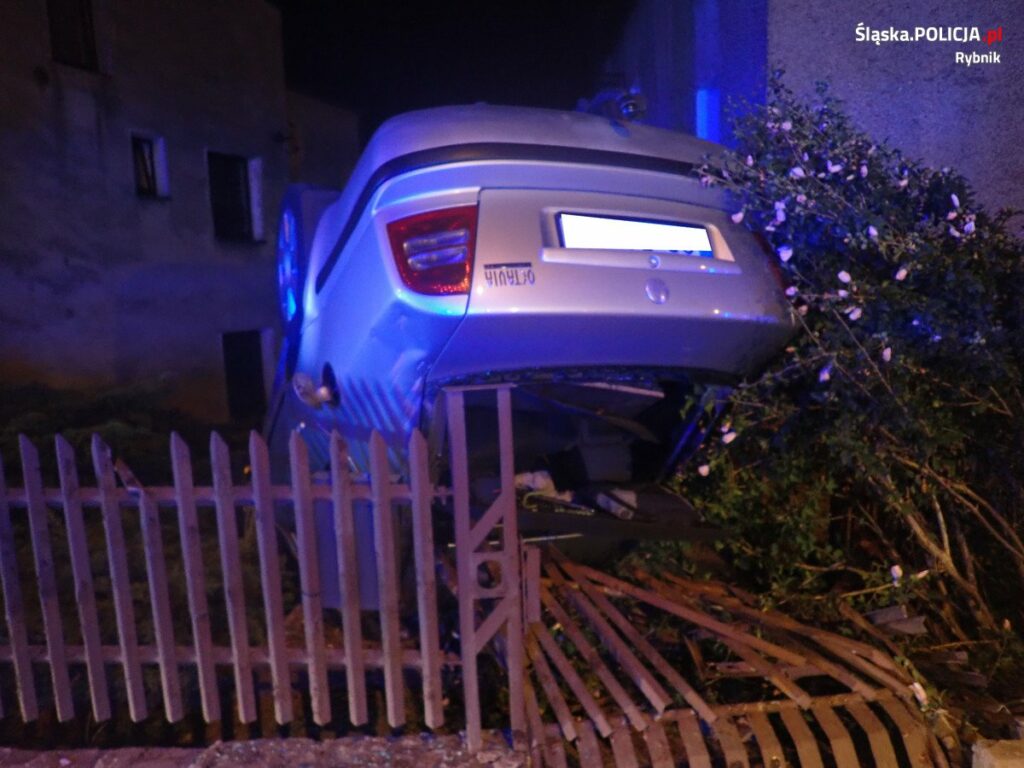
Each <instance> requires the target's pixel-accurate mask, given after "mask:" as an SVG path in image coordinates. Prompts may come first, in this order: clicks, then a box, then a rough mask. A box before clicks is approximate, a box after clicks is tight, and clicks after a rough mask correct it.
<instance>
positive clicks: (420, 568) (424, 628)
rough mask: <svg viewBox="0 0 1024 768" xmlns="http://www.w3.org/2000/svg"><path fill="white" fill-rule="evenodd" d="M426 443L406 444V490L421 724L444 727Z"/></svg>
mask: <svg viewBox="0 0 1024 768" xmlns="http://www.w3.org/2000/svg"><path fill="white" fill-rule="evenodd" d="M427 461H428V459H427V441H426V440H425V439H424V437H423V435H422V434H421V433H420V432H418V431H417V432H415V433H414V434H413V436H412V438H411V439H410V440H409V475H410V477H409V486H410V494H411V496H412V541H413V555H414V558H415V564H416V611H417V615H418V616H419V626H420V655H421V657H422V659H423V670H422V676H423V709H424V722H426V724H427V727H429V728H439V727H440V726H442V725H444V709H443V706H442V698H443V697H442V692H441V648H440V635H439V634H438V620H437V619H438V617H437V575H436V574H435V572H434V568H435V565H434V564H435V562H436V560H435V556H434V524H433V518H432V516H431V509H430V508H431V504H432V502H433V497H434V494H433V488H432V487H431V485H430V473H429V467H428V466H427Z"/></svg>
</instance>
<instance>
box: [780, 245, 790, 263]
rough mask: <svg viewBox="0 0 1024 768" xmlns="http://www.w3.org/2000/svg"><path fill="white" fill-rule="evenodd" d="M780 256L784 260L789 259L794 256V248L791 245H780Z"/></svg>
mask: <svg viewBox="0 0 1024 768" xmlns="http://www.w3.org/2000/svg"><path fill="white" fill-rule="evenodd" d="M779 258H780V259H782V260H783V261H784V262H785V261H789V260H790V259H791V258H793V248H792V246H789V245H783V246H780V247H779Z"/></svg>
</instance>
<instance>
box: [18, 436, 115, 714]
mask: <svg viewBox="0 0 1024 768" xmlns="http://www.w3.org/2000/svg"><path fill="white" fill-rule="evenodd" d="M55 443H56V448H57V471H58V473H59V474H60V489H61V499H62V501H63V503H64V522H65V525H66V526H67V534H68V549H69V551H70V553H71V569H72V572H73V574H74V579H75V598H76V602H77V604H78V623H79V624H80V625H81V629H82V645H83V646H84V647H85V664H86V670H87V673H88V676H89V695H90V698H91V700H92V713H93V717H95V718H96V720H97V722H102V721H103V720H106V719H107V718H108V717H110V692H109V690H108V688H107V675H106V670H105V669H104V667H103V655H102V652H101V650H100V646H101V638H100V620H99V615H98V613H97V611H96V589H95V587H94V586H93V580H92V567H91V566H90V564H89V543H88V542H87V541H86V537H85V522H84V520H83V518H82V503H81V501H80V500H79V498H78V491H79V485H78V467H77V466H76V465H75V452H74V449H73V448H72V447H71V444H70V443H68V441H67V440H65V439H64V438H63V437H61V436H60V435H58V436H57V438H56V440H55ZM0 492H2V488H0ZM0 503H2V502H0ZM0 535H2V534H0Z"/></svg>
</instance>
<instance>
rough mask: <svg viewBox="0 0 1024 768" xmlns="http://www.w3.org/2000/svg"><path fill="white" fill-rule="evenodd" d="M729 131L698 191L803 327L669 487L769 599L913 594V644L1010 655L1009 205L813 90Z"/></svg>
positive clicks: (1016, 395)
mask: <svg viewBox="0 0 1024 768" xmlns="http://www.w3.org/2000/svg"><path fill="white" fill-rule="evenodd" d="M736 135H737V138H738V142H739V148H738V149H737V150H736V151H730V152H727V153H725V155H724V156H723V157H720V158H715V159H714V162H713V163H712V162H709V163H708V164H707V165H706V166H705V167H704V168H703V169H702V170H701V173H702V178H703V181H704V182H705V183H708V184H718V185H724V186H725V187H726V188H727V189H728V190H729V191H730V192H731V193H732V196H733V198H734V201H735V203H734V204H735V213H734V215H733V220H734V221H737V222H739V221H742V222H744V223H745V224H746V225H747V226H749V227H750V228H752V229H754V230H756V231H758V232H762V233H764V234H765V236H766V237H767V239H768V240H769V242H770V243H771V246H772V248H773V249H774V252H775V254H776V255H777V257H778V260H779V265H780V267H781V269H782V270H783V272H784V275H785V277H786V279H787V281H788V283H789V286H790V287H789V289H788V291H787V295H788V296H789V297H790V299H791V301H792V305H793V311H794V313H795V317H796V318H797V321H798V325H799V328H800V331H799V333H798V334H797V336H796V337H795V338H794V340H793V342H792V345H791V346H790V347H789V348H787V350H786V352H785V354H784V355H783V356H782V357H781V359H779V360H778V361H777V362H776V363H775V364H774V365H773V366H772V367H771V368H770V369H769V370H768V371H766V372H765V373H764V374H763V375H762V376H761V377H760V378H759V379H758V380H756V381H753V382H750V383H747V384H745V385H743V386H741V387H739V388H738V390H737V391H736V392H735V394H734V397H733V398H732V402H731V410H730V413H729V416H728V418H729V423H728V424H727V425H725V426H724V427H722V431H721V433H720V434H718V435H717V439H711V440H709V441H707V443H706V445H705V447H704V449H703V452H702V454H701V455H700V456H698V457H697V464H698V465H699V469H698V471H695V472H691V471H687V472H686V473H685V474H683V475H681V476H680V483H681V484H682V485H683V488H682V490H683V492H684V493H685V494H686V495H687V496H688V497H689V498H690V499H692V500H693V501H694V502H695V503H697V504H698V506H699V507H700V508H701V509H702V510H703V512H704V514H705V515H707V516H708V517H710V518H711V519H713V520H715V521H716V522H718V523H719V524H721V525H722V526H724V527H725V528H726V530H727V532H728V534H729V535H728V537H727V538H726V539H725V543H724V544H723V546H724V548H725V549H726V550H727V552H728V553H729V555H730V556H731V559H732V562H733V563H734V565H736V566H737V567H739V568H741V569H744V570H745V571H746V572H747V573H748V574H749V575H750V576H751V577H753V578H754V579H756V580H758V581H759V583H760V586H761V587H762V588H765V589H767V590H768V594H770V595H771V596H772V598H773V599H775V600H777V601H784V602H788V603H790V604H791V606H793V605H795V604H796V603H802V605H803V607H805V608H806V607H808V606H813V607H815V608H820V609H825V608H827V607H829V606H832V607H834V606H835V605H836V600H837V597H838V596H840V595H841V596H842V598H841V599H843V600H848V601H851V600H860V601H861V604H860V605H859V607H861V608H863V607H867V605H866V604H865V602H866V601H868V600H874V601H875V602H876V604H877V603H879V602H882V601H884V602H886V603H888V602H890V601H892V600H914V601H916V606H917V610H919V611H923V612H925V613H926V615H927V616H928V617H929V618H930V619H931V621H930V622H929V631H930V634H929V638H928V640H927V642H931V643H943V642H962V641H967V640H968V638H974V639H972V640H971V642H972V643H975V642H977V640H976V639H977V638H982V642H981V643H980V644H979V645H978V646H976V647H979V648H984V647H988V645H987V644H991V645H992V647H997V646H998V647H999V648H1000V649H1002V652H1001V653H1000V654H999V655H998V659H999V663H1006V662H1007V661H1008V660H1011V661H1012V654H1008V653H1007V652H1006V649H1007V648H1008V647H1009V646H1010V645H1012V640H1013V637H1014V632H1013V630H1014V629H1015V628H1017V627H1019V626H1021V622H1022V620H1024V616H1022V606H1024V603H1022V602H1021V601H1020V599H1019V594H1020V590H1021V588H1022V587H1024V541H1022V536H1024V490H1022V484H1021V483H1022V481H1024V451H1022V450H1021V447H1022V446H1024V396H1022V386H1021V385H1022V361H1024V358H1022V351H1024V327H1022V320H1024V316H1022V310H1024V301H1021V296H1022V289H1024V266H1022V264H1021V256H1022V255H1024V245H1022V243H1021V241H1020V240H1018V239H1017V238H1016V237H1015V236H1013V235H1012V234H1011V233H1010V231H1009V230H1008V227H1007V222H1008V220H1009V218H1010V216H1011V214H1010V213H1008V212H1001V213H999V214H997V215H994V216H990V215H987V214H986V213H985V212H984V211H982V210H981V209H980V208H979V207H978V206H977V205H975V202H974V195H973V194H972V191H971V189H970V187H969V186H968V184H967V182H966V181H965V180H964V179H963V178H962V177H961V176H959V175H957V174H956V173H954V172H952V171H950V170H949V169H946V168H943V169H941V170H933V169H930V168H926V167H923V166H922V165H920V164H919V163H916V162H912V161H910V160H908V159H907V158H905V157H904V156H903V155H902V154H901V153H900V152H899V151H897V150H895V149H892V148H890V147H887V146H886V145H885V144H882V143H878V142H875V141H872V140H871V139H870V138H869V137H868V136H865V135H864V134H862V133H860V132H858V131H857V130H855V128H854V127H853V126H852V125H851V123H850V120H849V119H848V118H847V117H846V116H845V115H844V114H843V112H842V109H841V106H840V105H839V104H838V103H837V102H836V101H835V100H834V99H833V98H832V97H831V96H830V95H829V93H828V91H827V88H826V87H825V86H823V85H822V86H819V88H818V91H817V98H816V101H815V103H813V104H811V105H807V104H804V103H801V102H800V101H798V100H797V99H796V98H795V97H794V95H793V94H792V93H791V92H790V91H788V90H787V89H786V88H785V87H784V86H783V85H782V84H781V82H780V81H779V79H778V77H776V78H775V79H774V80H773V82H772V83H771V85H770V98H769V100H768V104H767V106H764V107H759V108H756V109H754V110H752V111H751V112H750V113H749V114H748V115H747V116H746V117H743V118H741V119H740V120H739V121H738V124H737V125H736ZM984 638H989V639H988V640H985V639H984ZM992 638H996V639H992ZM972 647H975V646H973V645H972ZM995 658H996V656H995V655H993V663H994V659H995ZM1018 679H1019V677H1018ZM1018 695H1019V693H1018Z"/></svg>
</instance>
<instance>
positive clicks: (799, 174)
mask: <svg viewBox="0 0 1024 768" xmlns="http://www.w3.org/2000/svg"><path fill="white" fill-rule="evenodd" d="M806 175H807V174H806V173H804V169H803V168H801V167H800V166H799V165H795V166H793V167H792V168H790V169H789V177H790V178H791V179H802V178H804V176H806Z"/></svg>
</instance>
